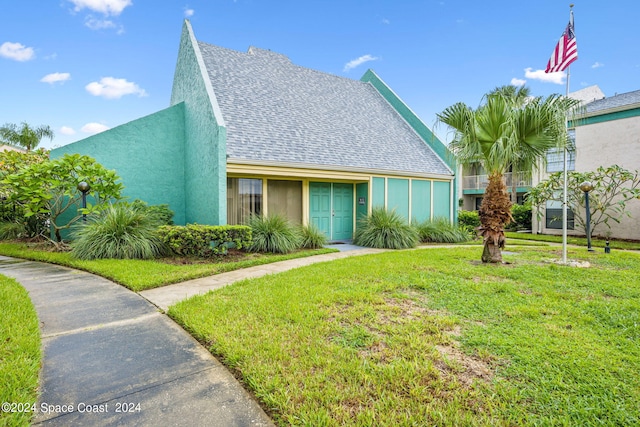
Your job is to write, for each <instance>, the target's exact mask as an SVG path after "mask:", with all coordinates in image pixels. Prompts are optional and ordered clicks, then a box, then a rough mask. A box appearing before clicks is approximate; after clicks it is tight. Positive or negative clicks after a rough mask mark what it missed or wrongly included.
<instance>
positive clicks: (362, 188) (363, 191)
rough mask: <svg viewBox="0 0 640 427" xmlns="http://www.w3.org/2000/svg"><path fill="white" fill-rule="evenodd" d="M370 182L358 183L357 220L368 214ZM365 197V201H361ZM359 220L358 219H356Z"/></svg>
mask: <svg viewBox="0 0 640 427" xmlns="http://www.w3.org/2000/svg"><path fill="white" fill-rule="evenodd" d="M368 198H369V184H367V183H360V184H356V220H360V218H362V217H366V216H367V213H368V211H367V206H369V200H367V199H368ZM362 199H364V203H363V204H361V203H360V201H361V200H362ZM356 222H357V221H356Z"/></svg>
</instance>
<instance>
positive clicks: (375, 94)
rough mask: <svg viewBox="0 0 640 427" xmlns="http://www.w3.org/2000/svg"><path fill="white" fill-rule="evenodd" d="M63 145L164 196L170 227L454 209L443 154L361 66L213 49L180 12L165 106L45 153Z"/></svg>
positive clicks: (131, 189)
mask: <svg viewBox="0 0 640 427" xmlns="http://www.w3.org/2000/svg"><path fill="white" fill-rule="evenodd" d="M65 153H80V154H87V155H90V156H92V157H94V158H95V159H96V160H97V161H98V162H100V163H101V164H102V165H104V166H105V167H107V168H109V169H114V170H116V172H117V173H118V175H119V176H120V177H121V178H122V181H123V184H124V186H125V190H124V195H125V196H128V197H129V198H131V199H134V198H139V199H142V200H144V201H146V202H147V203H149V204H164V203H166V204H169V207H170V208H171V209H172V210H173V211H174V212H175V217H174V221H175V222H176V223H177V224H186V223H200V224H213V225H215V224H240V223H243V222H244V221H246V220H247V218H248V217H249V215H251V214H263V215H264V214H273V213H279V214H283V215H286V216H287V217H288V218H290V219H291V220H293V221H295V222H297V223H303V224H307V223H310V222H312V223H315V224H316V225H318V226H319V227H320V229H321V230H323V231H324V232H325V233H326V234H327V235H328V236H329V237H330V239H332V240H343V239H344V240H346V239H350V238H352V235H353V232H354V230H355V227H356V223H357V218H358V217H359V216H361V215H366V214H367V213H368V212H370V211H371V209H372V208H373V207H375V206H383V207H386V208H387V209H395V210H396V211H397V212H398V213H400V214H401V215H403V216H404V217H405V218H406V219H407V220H409V221H413V220H418V221H422V220H425V219H430V218H434V217H446V218H449V219H450V220H451V221H454V220H455V217H456V212H455V209H454V208H455V205H456V204H455V200H456V190H455V179H454V178H455V172H454V171H455V165H454V164H453V158H452V157H451V156H450V155H449V152H448V150H447V148H446V146H445V145H444V144H442V142H441V141H439V140H438V138H437V137H436V136H435V135H434V134H433V133H432V132H431V131H430V130H429V129H428V128H427V126H426V125H425V124H424V123H423V122H422V121H421V120H420V119H419V118H418V117H417V115H416V114H415V113H414V112H413V111H412V110H411V109H410V108H409V107H408V106H407V105H405V103H404V102H403V101H402V100H401V99H400V98H399V97H398V96H397V95H396V94H395V93H394V92H393V90H391V88H389V87H388V86H387V85H386V84H385V83H384V82H383V81H382V80H381V79H380V78H379V77H378V76H377V75H376V74H375V73H374V72H373V71H371V70H369V71H367V72H366V73H365V74H364V76H363V77H362V78H361V79H360V80H353V79H348V78H344V77H339V76H335V75H331V74H327V73H323V72H320V71H316V70H312V69H308V68H304V67H301V66H298V65H296V64H294V63H292V61H291V60H290V59H289V58H287V57H286V56H285V55H283V54H280V53H276V52H272V51H269V50H264V49H259V48H255V47H250V48H249V49H248V51H246V52H239V51H235V50H231V49H226V48H223V47H219V46H214V45H211V44H208V43H203V42H200V41H198V40H196V38H195V36H194V33H193V30H192V27H191V25H190V23H189V22H188V21H185V23H184V26H183V31H182V36H181V39H180V48H179V53H178V60H177V65H176V70H175V75H174V81H173V89H172V94H171V101H170V106H169V107H168V108H166V109H164V110H161V111H158V112H156V113H153V114H151V115H149V116H146V117H142V118H139V119H137V120H134V121H132V122H129V123H126V124H123V125H121V126H118V127H115V128H113V129H110V130H107V131H105V132H102V133H100V134H96V135H94V136H91V137H89V138H86V139H83V140H81V141H78V142H75V143H73V144H69V145H66V146H63V147H60V148H57V149H55V150H53V151H52V154H51V155H52V157H54V158H55V157H60V156H62V155H64V154H65Z"/></svg>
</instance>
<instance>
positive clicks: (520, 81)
mask: <svg viewBox="0 0 640 427" xmlns="http://www.w3.org/2000/svg"><path fill="white" fill-rule="evenodd" d="M526 83H527V81H526V80H523V79H518V78H516V77H514V78H512V79H511V86H524V85H525V84H526Z"/></svg>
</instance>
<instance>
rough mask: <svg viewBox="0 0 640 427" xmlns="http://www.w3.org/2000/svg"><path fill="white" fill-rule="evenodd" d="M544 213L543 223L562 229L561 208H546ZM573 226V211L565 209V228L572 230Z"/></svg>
mask: <svg viewBox="0 0 640 427" xmlns="http://www.w3.org/2000/svg"><path fill="white" fill-rule="evenodd" d="M545 214H546V215H545V217H546V221H545V222H546V224H545V225H546V227H547V228H552V229H555V230H562V208H560V209H551V208H547V209H546V212H545ZM574 226H575V221H574V217H573V211H572V210H571V209H567V230H573V228H574Z"/></svg>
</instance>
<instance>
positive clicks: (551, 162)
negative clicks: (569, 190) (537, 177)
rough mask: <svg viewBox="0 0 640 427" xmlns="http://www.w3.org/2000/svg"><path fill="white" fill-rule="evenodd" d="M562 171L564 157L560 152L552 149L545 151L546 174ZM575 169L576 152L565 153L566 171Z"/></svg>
mask: <svg viewBox="0 0 640 427" xmlns="http://www.w3.org/2000/svg"><path fill="white" fill-rule="evenodd" d="M563 169H564V156H563V154H562V150H558V149H555V148H554V149H553V150H549V151H547V172H562V171H563ZM575 169H576V152H575V150H570V151H568V152H567V170H570V171H572V170H575Z"/></svg>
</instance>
